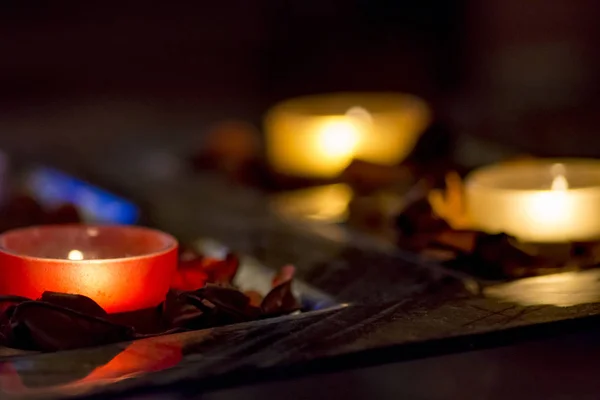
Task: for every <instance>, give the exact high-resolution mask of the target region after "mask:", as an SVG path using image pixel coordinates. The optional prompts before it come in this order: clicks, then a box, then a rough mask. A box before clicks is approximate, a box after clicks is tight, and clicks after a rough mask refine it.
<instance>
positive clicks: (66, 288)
mask: <svg viewBox="0 0 600 400" xmlns="http://www.w3.org/2000/svg"><path fill="white" fill-rule="evenodd" d="M60 229H70V230H72V231H73V232H75V233H76V234H79V230H80V231H81V232H85V231H86V228H85V227H84V226H83V225H81V226H77V225H74V226H69V227H67V228H59V227H52V226H49V227H41V228H27V229H20V230H15V231H11V232H7V233H5V234H4V235H2V236H0V265H2V266H3V268H2V269H1V270H0V294H8V295H18V296H24V297H28V298H31V299H37V298H39V297H40V296H41V295H42V293H43V292H45V291H52V292H60V293H70V294H81V295H84V296H87V297H89V298H91V299H93V300H94V301H96V302H97V303H98V304H99V305H100V306H101V307H102V308H104V309H105V310H106V311H107V312H108V313H119V312H127V311H133V310H139V309H144V308H150V307H155V306H157V305H158V304H160V303H161V302H162V301H163V300H164V297H165V295H166V293H167V291H168V290H169V284H170V282H171V280H172V277H173V275H174V273H175V270H176V268H177V244H176V241H175V240H174V239H172V238H171V237H170V236H168V235H165V234H163V233H162V232H158V231H153V230H150V229H145V228H134V227H125V226H124V227H100V228H98V230H99V231H100V232H101V234H100V236H97V237H98V238H100V239H99V240H102V242H101V244H102V246H98V249H95V248H94V245H93V244H92V245H90V244H89V243H88V242H85V241H82V243H83V244H81V245H79V246H77V248H78V249H81V250H68V247H67V249H65V250H64V252H62V253H61V252H60V251H58V250H57V249H56V246H60V245H61V244H60V243H57V239H56V238H57V237H58V238H60V235H61V234H62V233H61V232H59V230H60ZM53 230H54V231H53ZM39 232H43V235H48V237H47V240H49V241H52V240H54V243H51V244H52V245H55V246H52V251H55V252H56V253H57V254H65V255H66V257H65V256H64V255H63V257H64V258H58V257H54V258H52V257H50V256H47V258H42V257H39V256H37V254H36V253H32V252H33V251H34V250H32V249H30V248H27V247H26V246H28V244H23V242H24V241H34V240H36V239H37V237H38V236H39ZM73 232H71V233H70V234H71V236H69V240H66V239H65V243H64V246H72V243H70V242H73V241H74V240H79V238H76V239H73V237H72V236H73ZM124 232H125V234H126V235H128V236H127V238H124V237H123V233H124ZM34 234H35V235H38V236H35V238H34V237H30V236H31V235H34ZM53 234H54V235H55V236H53V237H52V235H53ZM154 235H158V237H161V238H162V237H163V236H164V237H167V238H170V239H169V240H171V241H172V245H170V246H168V247H164V245H163V247H162V248H161V249H160V251H151V248H153V247H152V246H155V243H158V241H157V240H155V239H154ZM161 235H162V236H161ZM95 238H96V237H94V239H95ZM88 239H89V237H86V240H88ZM114 241H119V242H120V243H119V245H116V244H115V246H111V243H112V242H114ZM45 243H46V242H45ZM94 243H95V242H94ZM161 245H162V244H161ZM64 246H63V247H64ZM82 246H88V247H87V248H85V247H82ZM118 246H120V247H121V248H123V247H127V246H129V249H128V250H127V252H125V253H124V254H125V256H124V257H122V258H112V257H115V255H113V254H109V255H107V256H106V259H103V254H106V253H107V252H111V251H114V248H115V247H118ZM14 249H17V250H18V254H15V253H17V250H14ZM71 249H72V247H71ZM119 250H121V249H119ZM35 251H37V250H35ZM94 252H95V254H94ZM144 252H147V254H145V253H144ZM31 254H33V256H32V255H31ZM128 254H132V256H128ZM88 255H89V257H90V258H86V257H88ZM111 256H112V257H111Z"/></svg>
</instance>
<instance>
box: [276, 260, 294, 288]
mask: <svg viewBox="0 0 600 400" xmlns="http://www.w3.org/2000/svg"><path fill="white" fill-rule="evenodd" d="M295 274H296V267H294V266H293V265H291V264H288V265H284V266H283V267H281V268H280V269H279V271H277V274H276V275H275V277H273V281H272V282H271V287H272V288H275V287H277V286H279V285H281V284H282V283H285V282H288V281H291V280H292V279H293V278H294V275H295Z"/></svg>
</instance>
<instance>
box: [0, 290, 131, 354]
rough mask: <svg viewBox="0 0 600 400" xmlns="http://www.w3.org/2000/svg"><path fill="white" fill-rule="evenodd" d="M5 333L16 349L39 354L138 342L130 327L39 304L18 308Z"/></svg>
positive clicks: (20, 305)
mask: <svg viewBox="0 0 600 400" xmlns="http://www.w3.org/2000/svg"><path fill="white" fill-rule="evenodd" d="M2 333H3V334H4V336H5V338H6V339H7V340H8V341H9V343H10V345H11V346H13V347H18V348H22V349H30V350H39V351H58V350H69V349H76V348H80V347H89V346H97V345H102V344H107V343H114V342H119V341H126V340H132V339H134V338H135V335H134V331H133V329H132V328H130V327H128V326H123V325H117V324H113V323H111V322H108V321H106V320H104V319H101V318H97V317H92V316H88V315H85V314H82V313H79V312H76V311H72V310H69V309H65V308H61V307H58V306H54V305H52V304H49V303H44V302H39V301H31V302H24V303H21V304H19V305H17V306H16V307H15V308H14V311H13V313H12V315H11V317H10V320H9V322H8V324H5V325H4V326H3V332H2Z"/></svg>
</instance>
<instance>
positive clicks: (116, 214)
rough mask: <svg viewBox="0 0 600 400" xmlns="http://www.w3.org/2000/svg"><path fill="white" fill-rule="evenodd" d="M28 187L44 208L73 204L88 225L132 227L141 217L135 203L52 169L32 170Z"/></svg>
mask: <svg viewBox="0 0 600 400" xmlns="http://www.w3.org/2000/svg"><path fill="white" fill-rule="evenodd" d="M25 184H26V187H27V189H28V190H29V191H30V192H31V194H32V195H33V197H35V198H36V200H38V201H39V202H40V203H42V204H43V205H44V206H48V207H55V206H58V205H61V204H64V203H71V204H74V205H75V206H76V207H77V208H78V209H79V211H80V212H81V213H82V216H83V218H84V219H85V221H86V222H99V223H113V224H126V225H129V224H134V223H136V222H137V221H138V219H139V216H140V210H139V208H138V207H137V206H136V205H135V204H134V203H132V202H130V201H128V200H126V199H124V198H122V197H119V196H116V195H114V194H112V193H109V192H107V191H105V190H103V189H100V188H98V187H96V186H93V185H91V184H89V183H87V182H84V181H82V180H79V179H77V178H75V177H73V176H70V175H67V174H65V173H63V172H60V171H57V170H55V169H52V168H47V167H39V168H35V169H33V170H32V171H31V172H30V173H29V174H28V176H27V178H26V182H25Z"/></svg>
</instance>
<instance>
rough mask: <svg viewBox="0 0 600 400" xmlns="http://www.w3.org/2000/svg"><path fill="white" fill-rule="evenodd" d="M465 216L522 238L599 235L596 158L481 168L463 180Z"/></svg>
mask: <svg viewBox="0 0 600 400" xmlns="http://www.w3.org/2000/svg"><path fill="white" fill-rule="evenodd" d="M466 196H467V197H466V200H467V211H468V214H469V219H470V221H471V222H472V224H473V225H474V227H476V228H478V229H481V230H483V231H486V232H490V233H498V232H504V233H507V234H509V235H512V236H515V237H517V238H518V239H520V240H521V241H524V242H538V243H561V242H562V243H564V242H571V241H590V240H597V239H600V161H596V160H583V159H579V160H577V159H571V160H535V161H525V162H518V163H504V164H497V165H493V166H489V167H485V168H482V169H479V170H477V171H475V172H474V173H472V174H471V175H470V176H469V177H468V178H467V181H466Z"/></svg>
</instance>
